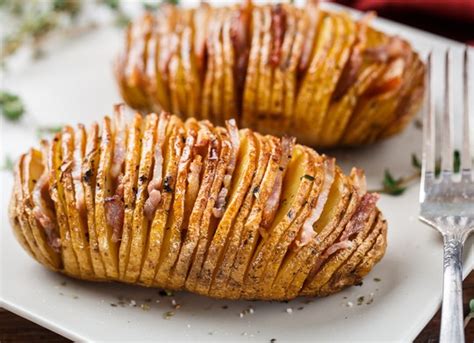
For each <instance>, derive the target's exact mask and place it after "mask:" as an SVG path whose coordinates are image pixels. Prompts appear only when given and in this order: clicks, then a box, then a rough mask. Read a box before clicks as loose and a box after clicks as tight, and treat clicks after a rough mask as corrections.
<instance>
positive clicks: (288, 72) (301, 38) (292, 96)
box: [279, 8, 317, 133]
mask: <svg viewBox="0 0 474 343" xmlns="http://www.w3.org/2000/svg"><path fill="white" fill-rule="evenodd" d="M291 12H293V13H294V16H295V19H294V20H295V21H296V23H295V24H294V26H296V27H295V33H294V40H293V43H292V44H291V47H289V48H288V49H289V50H290V54H289V55H288V58H287V59H286V60H282V63H283V70H284V74H283V82H284V92H283V97H284V108H283V114H284V117H285V119H284V121H283V123H282V124H281V126H280V127H281V130H282V131H283V132H279V133H286V132H288V131H287V130H288V128H289V127H290V126H291V125H292V121H293V120H294V106H295V100H296V95H297V68H298V63H299V61H300V57H301V54H302V52H303V45H304V44H305V33H306V32H307V29H308V25H309V21H308V20H307V19H308V18H307V16H306V15H305V13H302V11H301V10H299V9H294V8H292V9H291ZM291 12H290V13H291ZM290 18H291V17H289V18H288V21H290V20H291V19H290ZM316 26H317V25H315V28H316ZM290 29H291V27H290V26H289V27H288V32H291V30H290Z"/></svg>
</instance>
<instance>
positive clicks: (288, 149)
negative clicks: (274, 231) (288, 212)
mask: <svg viewBox="0 0 474 343" xmlns="http://www.w3.org/2000/svg"><path fill="white" fill-rule="evenodd" d="M295 142H296V139H295V138H294V137H288V136H284V137H283V138H282V139H281V146H282V158H281V161H280V166H279V169H278V173H277V176H276V177H275V183H274V185H273V188H272V192H271V193H270V196H269V197H268V200H267V203H266V204H265V208H264V209H263V215H262V225H261V226H262V227H263V228H268V227H270V225H271V224H272V222H273V219H274V218H275V214H276V211H277V209H278V205H279V203H280V197H281V189H282V186H283V176H284V174H285V171H286V167H287V166H288V163H289V162H290V160H291V156H292V153H293V148H294V146H295Z"/></svg>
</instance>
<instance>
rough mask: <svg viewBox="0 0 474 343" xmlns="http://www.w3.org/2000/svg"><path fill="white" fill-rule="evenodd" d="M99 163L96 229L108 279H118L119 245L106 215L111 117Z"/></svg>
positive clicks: (103, 130) (105, 124)
mask: <svg viewBox="0 0 474 343" xmlns="http://www.w3.org/2000/svg"><path fill="white" fill-rule="evenodd" d="M100 135H101V139H100V153H99V163H98V166H97V176H96V185H95V229H96V234H97V243H98V246H99V252H100V256H101V257H102V261H103V262H104V267H105V272H106V275H107V277H108V278H113V279H116V278H118V257H117V244H116V242H115V241H113V240H112V234H113V229H112V227H111V226H110V225H109V223H108V220H107V214H106V199H107V198H109V197H111V196H112V195H113V190H112V185H111V183H112V180H111V177H110V175H109V171H110V168H111V165H112V154H113V149H112V146H113V142H114V137H113V132H112V123H111V120H110V118H109V117H105V118H104V120H103V122H102V127H101V133H100Z"/></svg>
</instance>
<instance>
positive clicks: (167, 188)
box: [163, 175, 173, 193]
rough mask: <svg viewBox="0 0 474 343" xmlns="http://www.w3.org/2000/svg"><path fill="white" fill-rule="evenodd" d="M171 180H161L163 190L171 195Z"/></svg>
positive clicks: (166, 178)
mask: <svg viewBox="0 0 474 343" xmlns="http://www.w3.org/2000/svg"><path fill="white" fill-rule="evenodd" d="M172 180H173V178H172V176H169V175H168V176H166V177H165V179H164V180H163V190H164V191H165V192H167V193H171V192H172V191H173V188H171V185H170V184H171V182H172Z"/></svg>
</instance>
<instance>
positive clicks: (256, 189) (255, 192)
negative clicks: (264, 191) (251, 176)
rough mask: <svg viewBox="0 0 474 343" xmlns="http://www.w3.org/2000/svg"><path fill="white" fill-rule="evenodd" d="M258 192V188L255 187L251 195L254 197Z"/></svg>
mask: <svg viewBox="0 0 474 343" xmlns="http://www.w3.org/2000/svg"><path fill="white" fill-rule="evenodd" d="M259 191H260V186H255V188H254V189H253V190H252V193H253V194H254V195H255V194H257V193H258V192H259Z"/></svg>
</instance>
